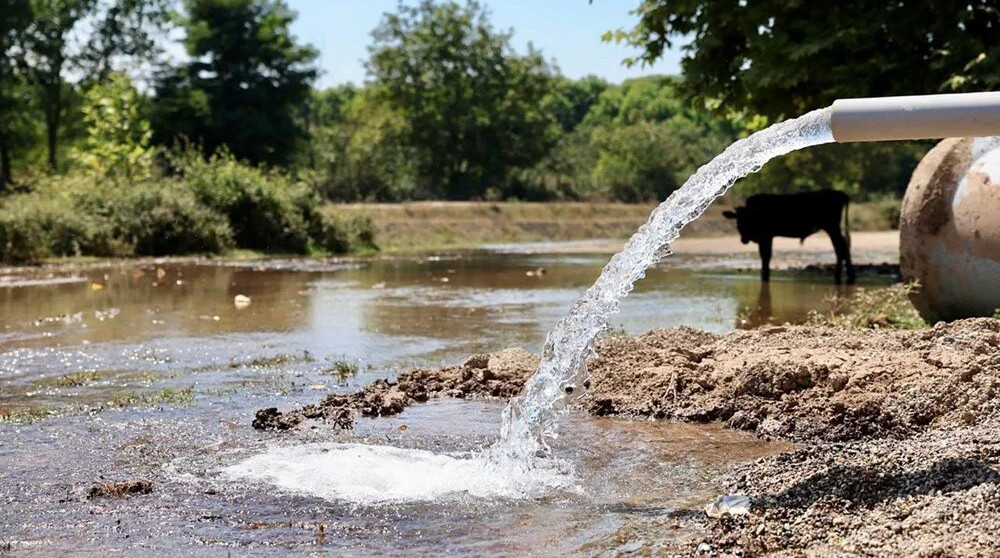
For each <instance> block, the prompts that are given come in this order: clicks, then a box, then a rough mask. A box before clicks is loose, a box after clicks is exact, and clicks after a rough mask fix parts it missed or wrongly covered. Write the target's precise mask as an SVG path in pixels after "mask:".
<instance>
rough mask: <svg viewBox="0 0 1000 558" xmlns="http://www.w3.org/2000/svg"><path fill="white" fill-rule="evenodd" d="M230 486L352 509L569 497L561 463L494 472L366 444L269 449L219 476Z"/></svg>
mask: <svg viewBox="0 0 1000 558" xmlns="http://www.w3.org/2000/svg"><path fill="white" fill-rule="evenodd" d="M221 474H222V477H223V478H226V479H229V480H234V481H255V482H264V483H269V484H272V485H274V486H277V487H278V488H281V489H282V490H285V491H288V492H292V493H297V494H304V495H309V496H317V497H320V498H324V499H327V500H331V501H343V502H351V503H354V504H359V505H367V506H370V505H378V504H387V503H407V502H429V501H433V500H439V499H442V498H460V497H462V496H464V495H469V496H473V497H475V498H480V499H492V498H511V499H521V498H534V497H539V496H541V495H543V494H548V493H550V492H553V491H558V490H565V491H575V490H576V478H575V477H574V474H573V472H572V468H571V467H570V465H569V464H568V463H564V462H561V461H559V460H554V459H551V460H546V462H545V464H544V466H541V467H538V468H535V469H532V470H531V471H530V472H529V471H527V470H525V469H520V468H516V467H501V466H499V465H498V464H496V463H493V462H491V461H489V460H487V459H485V458H484V457H483V456H482V455H469V454H452V455H449V454H442V453H434V452H431V451H427V450H420V449H403V448H395V447H390V446H372V445H367V444H337V443H327V444H306V445H301V446H292V447H280V446H278V447H273V448H271V449H269V450H268V451H267V452H265V453H261V454H258V455H254V456H252V457H250V458H248V459H246V460H244V461H241V462H239V463H236V464H234V465H231V466H229V467H226V468H224V469H222V470H221Z"/></svg>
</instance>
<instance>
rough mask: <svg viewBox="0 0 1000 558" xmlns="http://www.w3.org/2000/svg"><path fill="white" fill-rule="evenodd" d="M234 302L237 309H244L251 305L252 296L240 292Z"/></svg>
mask: <svg viewBox="0 0 1000 558" xmlns="http://www.w3.org/2000/svg"><path fill="white" fill-rule="evenodd" d="M233 304H234V305H235V306H236V309H237V310H242V309H244V308H246V307H247V306H250V297H248V296H245V295H241V294H238V295H236V296H235V297H234V298H233Z"/></svg>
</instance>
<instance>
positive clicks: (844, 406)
mask: <svg viewBox="0 0 1000 558" xmlns="http://www.w3.org/2000/svg"><path fill="white" fill-rule="evenodd" d="M597 352H598V354H599V357H598V358H596V359H595V360H593V361H591V362H590V363H589V365H588V369H589V372H590V382H589V384H588V386H587V389H585V390H583V391H582V393H579V392H578V393H577V394H575V395H576V396H577V399H576V401H575V402H576V404H577V405H578V406H580V407H583V408H585V409H586V410H588V411H589V412H590V413H591V414H594V415H602V416H619V417H650V418H657V419H675V420H684V421H695V422H718V421H723V422H725V423H726V424H727V425H728V426H729V427H731V428H734V429H740V430H747V431H752V432H754V433H756V434H757V435H758V436H760V437H763V438H767V439H784V440H792V441H796V442H800V443H801V444H802V446H801V447H800V448H799V449H797V450H795V451H792V452H790V453H786V454H782V455H780V456H777V457H772V458H766V459H763V460H759V461H756V462H753V463H750V464H747V465H742V466H739V467H738V468H737V469H736V470H735V472H734V473H733V474H732V475H731V478H730V481H729V489H730V491H731V492H732V493H739V494H746V495H749V496H751V497H752V498H753V499H754V500H753V501H754V504H753V506H752V508H751V510H750V513H749V514H747V515H741V516H723V517H722V518H720V519H711V518H708V517H706V516H703V515H700V514H698V515H696V516H695V517H691V518H689V519H688V521H691V522H694V523H697V524H699V525H702V526H704V527H705V528H706V529H707V531H708V533H709V534H708V535H707V536H706V537H704V538H702V539H700V540H696V541H694V542H691V543H689V544H688V545H687V546H682V547H678V548H676V549H674V550H675V551H676V552H678V553H682V554H692V555H696V554H707V553H711V554H715V555H736V556H740V555H746V556H756V555H764V554H773V555H776V556H799V555H822V556H825V555H844V554H848V555H872V556H875V555H923V556H952V555H957V556H985V555H998V554H1000V320H993V319H972V320H963V321H957V322H953V323H950V324H945V323H940V324H938V325H936V326H935V327H933V328H928V329H923V330H917V331H890V330H877V329H873V330H843V329H831V328H823V327H806V326H770V327H763V328H759V329H756V330H751V331H740V332H734V333H730V334H727V335H716V334H711V333H707V332H703V331H699V330H695V329H691V328H678V329H670V330H656V331H652V332H650V333H648V334H646V335H642V336H638V337H627V336H614V337H607V338H604V339H603V340H601V341H600V342H599V343H598V345H597ZM536 362H537V361H536V360H535V359H534V358H532V357H531V355H530V353H526V352H524V351H520V350H508V351H505V352H502V353H494V354H491V355H476V356H473V357H470V358H469V359H468V360H467V361H466V362H465V363H464V364H462V365H461V366H452V367H446V368H442V369H439V370H427V369H418V370H413V371H410V372H406V373H402V374H400V375H399V377H398V379H397V381H396V382H389V381H386V380H380V381H378V382H375V383H374V384H372V385H370V386H369V387H367V388H365V389H363V390H362V391H361V392H358V393H357V394H354V395H350V396H330V397H328V398H327V400H326V401H324V402H323V403H322V404H320V405H318V406H306V407H304V408H303V409H300V410H297V411H292V412H290V413H285V414H281V413H278V412H277V411H276V410H275V411H269V413H270V415H273V416H274V417H276V418H274V419H273V420H276V421H279V422H272V423H266V424H259V425H258V424H255V426H261V427H272V428H282V427H284V426H282V425H281V423H280V420H282V419H284V420H286V421H287V422H288V423H291V422H294V423H298V422H301V421H302V420H304V419H306V418H325V419H330V418H333V419H334V420H336V418H337V417H339V416H342V415H343V414H345V413H348V414H349V413H354V412H357V413H360V414H362V415H365V416H379V415H391V414H396V413H399V412H400V411H402V409H403V408H405V407H406V406H407V405H410V404H412V403H416V402H420V401H426V400H428V399H431V398H437V397H457V398H505V397H510V396H511V395H513V394H515V393H517V391H518V389H519V387H520V386H521V384H522V383H523V381H524V379H525V378H527V376H528V375H529V374H530V373H531V372H532V371H533V368H534V366H535V364H536ZM338 398H340V399H338ZM344 398H346V399H344ZM325 409H329V410H330V411H331V413H332V414H327V413H326V412H325ZM348 409H349V410H350V411H348ZM338 413H339V414H338ZM292 417H294V418H292ZM260 420H261V415H258V421H260ZM288 425H289V426H290V424H288Z"/></svg>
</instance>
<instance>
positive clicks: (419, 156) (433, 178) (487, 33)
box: [368, 0, 557, 199]
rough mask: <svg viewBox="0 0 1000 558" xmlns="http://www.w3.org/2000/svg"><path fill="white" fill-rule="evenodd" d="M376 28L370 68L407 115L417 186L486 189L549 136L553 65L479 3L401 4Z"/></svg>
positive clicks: (544, 146)
mask: <svg viewBox="0 0 1000 558" xmlns="http://www.w3.org/2000/svg"><path fill="white" fill-rule="evenodd" d="M372 37H373V38H374V44H373V45H372V46H371V48H370V51H371V58H370V60H369V62H368V71H369V73H370V74H371V76H372V77H373V78H374V81H375V84H376V85H377V88H376V90H375V92H376V93H377V94H378V95H379V97H380V98H381V99H383V100H384V101H385V102H386V103H388V105H389V106H390V107H391V108H392V110H393V111H395V112H396V113H397V114H399V115H400V116H401V117H402V119H403V121H404V122H405V129H404V130H405V131H404V137H403V144H404V145H405V146H406V147H408V148H409V149H411V150H412V152H413V158H414V165H415V169H416V173H415V174H416V178H417V180H418V181H419V183H418V185H417V192H418V193H423V194H426V195H428V196H434V197H443V198H447V199H469V198H479V197H482V196H483V195H484V194H485V193H486V191H487V189H489V188H491V187H493V188H498V189H502V188H503V187H504V185H505V184H506V183H507V181H508V179H509V178H510V177H511V175H512V173H514V172H515V171H516V170H517V169H522V168H526V167H529V166H531V165H533V164H535V163H536V162H538V161H539V160H540V159H541V158H542V157H543V156H544V155H545V154H546V153H547V152H548V150H549V149H550V147H551V146H552V145H553V143H554V140H555V136H554V133H555V130H556V129H557V128H556V125H555V118H554V117H553V113H552V110H550V109H549V108H547V107H546V106H545V102H546V100H547V94H548V92H549V91H550V89H551V87H552V81H553V71H552V70H551V68H550V67H549V65H548V64H547V63H546V62H545V60H544V59H543V58H542V56H541V55H540V54H539V53H538V52H536V51H534V50H531V49H529V51H528V53H527V54H526V55H519V54H518V53H516V52H515V51H514V50H513V48H512V47H511V45H510V39H511V35H510V33H505V32H498V31H496V30H495V29H494V28H493V27H492V26H491V25H490V24H489V22H488V21H487V17H486V12H485V11H484V10H483V8H481V7H480V5H479V4H477V3H475V2H468V3H466V4H465V5H459V4H456V3H453V2H445V3H440V4H439V3H435V2H433V1H432V0H423V1H421V2H420V3H419V4H417V5H415V6H407V5H404V4H400V6H399V8H398V12H397V13H394V14H386V15H385V17H384V19H383V20H382V22H381V24H380V25H379V26H378V27H377V28H376V29H375V31H374V32H373V33H372Z"/></svg>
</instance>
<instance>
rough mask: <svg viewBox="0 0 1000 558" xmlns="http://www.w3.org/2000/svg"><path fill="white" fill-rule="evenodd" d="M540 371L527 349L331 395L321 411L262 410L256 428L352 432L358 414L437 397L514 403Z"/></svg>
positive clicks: (387, 411)
mask: <svg viewBox="0 0 1000 558" xmlns="http://www.w3.org/2000/svg"><path fill="white" fill-rule="evenodd" d="M537 367H538V357H536V356H535V355H533V354H531V353H529V352H528V351H525V350H523V349H506V350H503V351H500V352H497V353H490V354H482V355H472V356H471V357H469V358H468V359H466V361H465V362H464V363H463V364H462V365H461V366H449V367H446V368H440V369H437V370H424V369H416V370H411V371H409V372H403V373H401V374H399V376H398V377H397V379H396V381H395V382H390V381H388V380H376V381H375V382H372V383H371V384H369V385H368V386H366V387H365V388H364V389H362V390H361V391H357V392H354V393H349V394H337V393H335V394H330V395H328V396H327V397H326V399H324V400H323V401H322V402H321V403H319V404H318V405H306V406H305V407H302V408H301V409H296V410H293V411H288V412H285V413H282V412H280V411H278V409H277V408H275V407H270V408H268V409H261V410H260V411H257V415H256V416H255V417H254V421H253V427H254V428H257V429H259V430H287V429H289V428H293V427H295V426H296V425H298V424H300V423H301V422H303V421H305V420H306V419H318V420H324V421H327V422H331V423H332V424H333V425H334V426H335V427H337V428H352V427H353V424H354V415H355V413H360V414H361V415H362V416H366V417H382V416H390V415H395V414H398V413H400V412H402V411H403V409H404V408H406V407H407V406H409V405H411V404H413V403H422V402H425V401H427V400H429V399H433V398H437V397H456V398H473V397H482V398H504V399H506V398H510V397H513V396H515V395H517V393H518V392H519V391H520V390H521V386H523V385H524V382H525V380H527V379H528V376H530V375H531V373H532V372H534V371H535V368H537Z"/></svg>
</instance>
